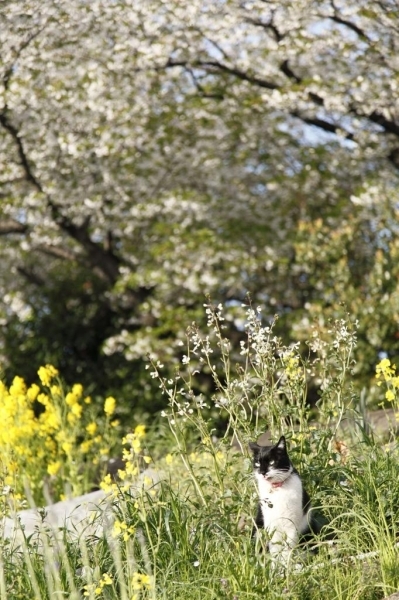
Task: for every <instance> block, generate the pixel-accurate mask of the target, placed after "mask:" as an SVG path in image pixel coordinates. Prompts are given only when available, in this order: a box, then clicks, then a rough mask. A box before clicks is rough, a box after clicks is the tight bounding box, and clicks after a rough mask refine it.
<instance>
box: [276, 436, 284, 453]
mask: <svg viewBox="0 0 399 600" xmlns="http://www.w3.org/2000/svg"><path fill="white" fill-rule="evenodd" d="M276 447H277V448H279V449H280V450H286V449H287V446H286V443H285V437H284V436H283V435H282V436H281V438H280V439H279V441H278V442H277V444H276Z"/></svg>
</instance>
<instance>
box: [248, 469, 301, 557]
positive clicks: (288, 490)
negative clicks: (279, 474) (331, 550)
mask: <svg viewBox="0 0 399 600" xmlns="http://www.w3.org/2000/svg"><path fill="white" fill-rule="evenodd" d="M256 478H257V482H258V489H259V502H260V505H261V510H262V515H263V523H264V528H265V529H266V530H267V532H268V534H269V540H270V541H269V551H270V553H271V554H276V553H278V552H282V551H283V552H284V551H287V550H289V549H291V548H293V547H294V546H295V545H296V544H297V542H298V538H299V535H300V533H302V532H303V531H305V529H306V528H307V523H308V521H307V515H306V514H304V512H303V508H302V482H301V480H300V478H299V476H298V475H297V474H296V473H292V474H291V475H290V476H289V477H288V479H286V480H285V481H284V483H283V484H282V485H281V486H280V487H273V486H272V484H271V483H270V482H269V481H267V480H266V479H265V478H264V477H263V476H262V475H260V474H259V473H257V474H256Z"/></svg>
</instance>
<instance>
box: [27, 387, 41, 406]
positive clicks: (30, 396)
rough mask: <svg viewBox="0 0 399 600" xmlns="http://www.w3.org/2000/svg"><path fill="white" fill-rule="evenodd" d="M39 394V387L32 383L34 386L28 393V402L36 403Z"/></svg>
mask: <svg viewBox="0 0 399 600" xmlns="http://www.w3.org/2000/svg"><path fill="white" fill-rule="evenodd" d="M39 392H40V388H39V386H38V385H37V384H36V383H32V385H31V386H30V388H29V389H28V390H27V392H26V396H27V398H28V400H30V401H31V402H34V401H35V400H36V398H37V396H38V394H39Z"/></svg>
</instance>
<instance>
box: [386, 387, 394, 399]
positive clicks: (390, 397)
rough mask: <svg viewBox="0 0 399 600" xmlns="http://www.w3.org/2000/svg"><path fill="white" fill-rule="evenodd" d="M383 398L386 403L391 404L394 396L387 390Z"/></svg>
mask: <svg viewBox="0 0 399 600" xmlns="http://www.w3.org/2000/svg"><path fill="white" fill-rule="evenodd" d="M385 398H386V399H387V400H388V402H392V400H395V394H394V393H393V391H392V390H388V391H387V392H386V394H385Z"/></svg>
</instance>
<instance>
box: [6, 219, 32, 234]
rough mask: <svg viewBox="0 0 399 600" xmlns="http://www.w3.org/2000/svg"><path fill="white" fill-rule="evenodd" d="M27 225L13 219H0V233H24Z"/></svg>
mask: <svg viewBox="0 0 399 600" xmlns="http://www.w3.org/2000/svg"><path fill="white" fill-rule="evenodd" d="M27 230H28V226H27V225H24V224H23V223H19V222H18V221H14V219H7V220H4V221H0V235H8V234H9V233H21V234H22V233H26V232H27Z"/></svg>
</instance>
